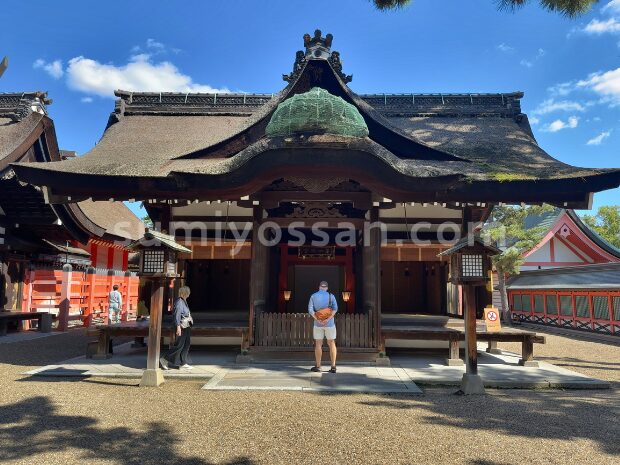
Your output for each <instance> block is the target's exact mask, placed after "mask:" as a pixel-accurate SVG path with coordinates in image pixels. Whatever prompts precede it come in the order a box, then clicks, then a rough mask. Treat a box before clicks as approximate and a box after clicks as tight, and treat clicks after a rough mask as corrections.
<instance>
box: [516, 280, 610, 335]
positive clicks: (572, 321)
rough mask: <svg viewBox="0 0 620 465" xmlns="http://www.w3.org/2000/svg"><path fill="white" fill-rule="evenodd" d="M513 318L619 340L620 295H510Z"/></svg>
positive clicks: (557, 292)
mask: <svg viewBox="0 0 620 465" xmlns="http://www.w3.org/2000/svg"><path fill="white" fill-rule="evenodd" d="M508 299H509V301H510V308H511V310H512V313H513V315H514V316H516V317H517V318H518V319H519V320H521V321H524V322H531V323H539V324H547V325H552V326H560V327H563V328H571V329H585V330H590V331H596V332H600V333H606V334H614V335H617V336H620V291H586V290H584V291H565V290H545V291H517V290H515V291H509V292H508Z"/></svg>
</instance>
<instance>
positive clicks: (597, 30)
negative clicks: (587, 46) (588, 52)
mask: <svg viewBox="0 0 620 465" xmlns="http://www.w3.org/2000/svg"><path fill="white" fill-rule="evenodd" d="M583 32H585V33H587V34H606V33H615V32H620V21H618V20H616V18H609V19H608V20H606V21H599V20H598V19H593V20H592V21H590V22H589V23H588V24H587V25H586V27H585V28H584V29H583Z"/></svg>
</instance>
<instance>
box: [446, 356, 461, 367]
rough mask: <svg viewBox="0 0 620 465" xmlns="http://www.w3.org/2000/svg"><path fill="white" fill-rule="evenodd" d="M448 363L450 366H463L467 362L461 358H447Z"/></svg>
mask: <svg viewBox="0 0 620 465" xmlns="http://www.w3.org/2000/svg"><path fill="white" fill-rule="evenodd" d="M446 365H448V366H449V367H462V366H463V365H465V362H464V361H463V360H461V359H460V358H447V359H446Z"/></svg>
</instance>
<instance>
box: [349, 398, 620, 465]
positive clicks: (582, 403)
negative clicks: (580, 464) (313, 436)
mask: <svg viewBox="0 0 620 465" xmlns="http://www.w3.org/2000/svg"><path fill="white" fill-rule="evenodd" d="M438 392H439V391H438V390H437V391H436V392H435V393H433V390H426V393H425V394H426V396H425V397H424V398H422V399H420V398H418V399H416V398H412V397H405V396H401V395H399V394H393V395H389V396H381V398H379V397H377V399H376V400H364V401H360V402H359V403H360V404H362V405H366V406H371V407H381V408H393V409H421V410H427V411H429V415H427V416H425V417H424V416H423V418H425V421H427V422H428V423H429V424H432V425H439V426H447V427H454V428H459V429H465V430H471V431H472V434H474V433H473V431H479V430H487V431H493V432H496V433H498V434H505V435H510V436H521V437H524V438H532V439H539V438H541V437H544V438H547V439H556V440H561V441H571V440H576V439H587V440H592V441H595V442H596V443H597V444H598V445H599V446H600V447H601V449H602V450H603V451H605V452H606V453H608V454H612V455H618V454H620V442H619V441H618V435H619V434H620V426H619V424H618V418H619V415H620V402H618V399H619V397H620V391H614V390H610V391H604V392H595V391H583V393H585V392H589V393H590V396H589V397H584V396H580V397H576V396H575V392H570V391H568V392H564V391H544V392H542V391H515V390H508V391H504V392H502V391H490V392H493V395H486V396H466V397H460V396H459V397H456V396H450V395H446V392H445V391H443V392H441V394H440V395H437V393H438ZM602 425H605V426H604V427H602ZM482 463H486V462H481V464H482Z"/></svg>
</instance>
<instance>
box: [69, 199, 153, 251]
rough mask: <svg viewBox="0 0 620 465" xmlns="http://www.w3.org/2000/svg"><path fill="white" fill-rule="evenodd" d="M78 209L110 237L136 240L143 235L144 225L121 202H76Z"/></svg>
mask: <svg viewBox="0 0 620 465" xmlns="http://www.w3.org/2000/svg"><path fill="white" fill-rule="evenodd" d="M77 205H78V207H79V208H80V210H82V211H83V212H84V214H85V215H86V216H87V217H88V218H89V219H90V220H91V221H92V222H93V223H95V224H96V225H97V226H99V227H101V228H102V229H104V230H105V232H106V234H108V235H110V236H112V237H120V238H124V239H130V240H134V241H135V240H137V239H139V238H141V237H142V236H143V235H144V223H143V222H142V221H141V220H140V219H139V218H138V217H137V216H136V215H134V213H133V212H132V211H131V210H130V209H129V208H127V206H126V205H125V204H124V203H123V202H106V201H100V202H93V201H92V200H84V201H82V202H78V204H77Z"/></svg>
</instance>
